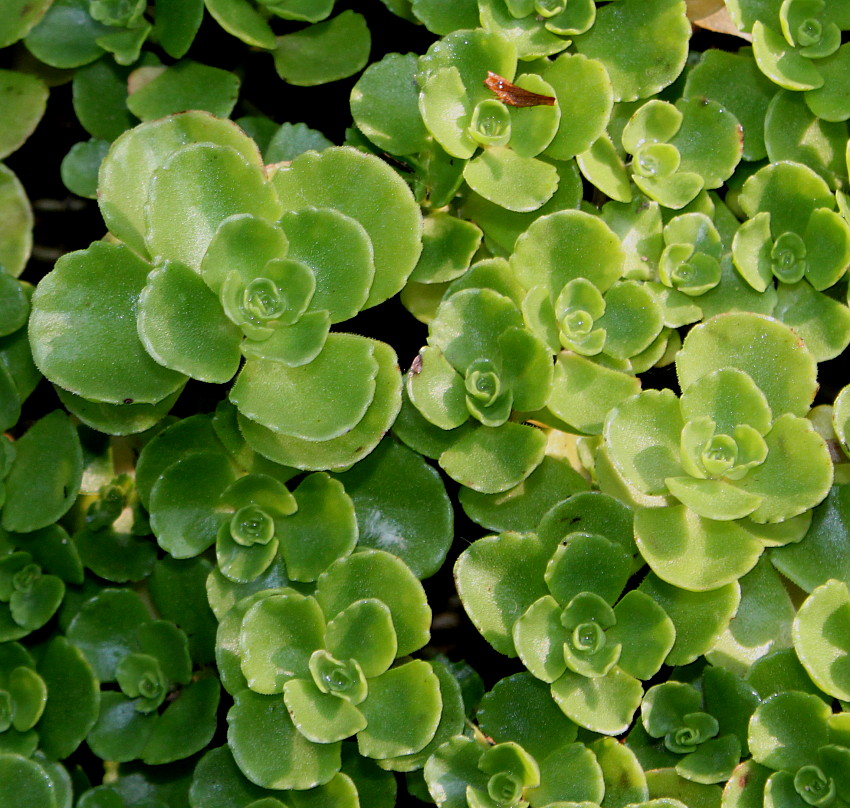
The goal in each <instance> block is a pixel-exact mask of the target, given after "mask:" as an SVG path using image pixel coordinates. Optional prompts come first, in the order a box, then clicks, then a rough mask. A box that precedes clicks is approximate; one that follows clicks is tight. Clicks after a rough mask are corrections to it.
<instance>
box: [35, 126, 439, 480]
mask: <svg viewBox="0 0 850 808" xmlns="http://www.w3.org/2000/svg"><path fill="white" fill-rule="evenodd" d="M340 176H346V177H347V178H348V179H349V180H351V182H352V185H351V186H350V187H355V188H357V189H358V193H357V194H354V195H352V194H350V193H347V189H348V188H349V186H345V188H346V191H344V190H343V187H342V186H341V185H340V181H339V177H340ZM189 188H192V191H191V193H189V192H188V190H187V189H189ZM366 198H368V200H369V204H368V205H366V204H361V202H363V200H365V199H366ZM100 203H101V210H102V212H103V215H104V218H105V219H106V221H107V224H108V225H109V226H110V228H111V229H112V230H113V232H114V234H115V235H116V236H117V237H118V238H119V239H122V240H123V241H124V242H125V244H126V246H121V247H116V246H114V245H106V244H95V245H92V247H91V248H89V249H88V250H84V251H81V252H78V253H74V254H73V256H69V257H68V259H67V262H66V264H65V265H64V266H63V265H62V264H61V263H60V264H58V265H57V268H56V269H55V270H54V272H53V273H52V274H51V277H50V278H49V279H48V281H47V282H46V283H44V284H42V285H41V287H40V288H41V289H42V295H41V296H40V297H39V298H38V299H37V300H36V309H35V314H34V316H33V317H32V318H31V332H30V335H31V339H32V341H33V344H34V346H35V347H34V355H35V359H36V363H37V364H38V365H39V366H42V367H43V368H44V370H45V371H46V372H47V375H48V377H49V378H50V379H51V381H53V382H55V383H56V384H57V385H58V386H59V387H60V388H62V390H63V391H64V395H63V400H64V399H67V401H66V403H67V404H68V406H69V407H71V409H72V410H74V411H75V412H77V413H79V414H80V416H81V417H82V418H83V419H84V420H87V419H86V416H89V418H91V419H92V420H87V423H91V424H92V425H94V426H96V427H97V428H100V429H104V430H105V431H110V432H120V433H126V432H133V431H141V430H142V429H146V428H148V427H149V426H151V425H152V424H153V423H155V422H156V420H158V419H159V418H161V417H162V416H163V415H164V414H165V413H166V412H167V410H168V408H170V406H171V405H172V404H173V402H174V399H175V398H176V396H177V395H178V394H179V391H180V389H181V388H182V386H183V384H184V383H185V381H186V378H187V377H192V378H196V379H200V380H202V381H208V382H214V383H222V382H226V381H228V380H229V379H231V378H232V377H233V375H234V373H236V372H237V370H238V369H239V365H240V362H241V359H242V356H243V355H244V356H245V357H247V362H246V363H245V366H244V368H243V370H242V372H241V373H240V375H239V377H238V379H237V381H236V383H235V385H234V387H233V390H232V393H231V399H232V400H233V401H234V402H236V403H237V406H238V407H239V409H240V411H241V412H242V414H243V416H244V417H245V421H246V425H245V432H246V436H247V438H248V440H249V442H252V443H254V444H255V445H258V446H259V447H261V448H260V451H263V452H265V453H266V454H267V455H268V456H269V457H271V459H273V460H275V461H277V462H284V463H286V464H287V465H296V466H300V467H303V468H310V469H312V470H318V469H325V468H342V467H345V466H348V465H351V463H353V462H355V461H356V460H359V459H361V458H362V457H364V456H365V455H366V454H368V453H369V452H370V451H371V450H372V449H373V448H374V447H375V446H376V445H377V443H378V441H379V440H380V438H381V437H382V435H383V433H384V432H385V431H386V430H387V429H388V428H389V426H390V424H391V423H392V420H393V419H394V417H395V415H396V414H397V412H398V407H399V404H400V401H399V392H400V390H399V388H400V378H399V375H398V370H397V368H396V364H395V356H394V354H393V352H392V350H391V349H390V348H389V347H388V346H386V345H384V344H383V343H377V342H375V341H372V340H368V339H366V338H362V337H358V336H354V335H345V334H334V335H329V333H328V332H329V329H330V326H331V325H332V324H335V323H339V322H342V321H344V320H347V319H350V318H351V317H353V316H354V315H356V314H357V313H358V312H359V311H360V310H361V309H362V308H364V307H366V306H372V305H376V304H377V303H380V302H382V301H384V300H386V299H387V298H388V297H390V296H391V295H393V294H395V293H396V292H397V291H398V290H399V289H401V287H402V286H403V285H404V283H405V281H406V279H407V277H408V276H409V275H410V273H411V272H412V271H413V269H414V267H415V265H416V260H417V258H418V254H419V251H420V250H421V240H420V236H421V230H422V219H421V214H420V213H419V210H418V207H417V206H416V203H415V202H414V200H413V197H412V195H411V193H410V191H409V190H408V188H407V186H406V185H405V183H404V182H403V181H402V180H401V179H400V178H399V177H398V176H397V175H396V174H395V173H394V172H393V171H392V170H391V169H390V168H389V167H388V166H386V165H385V164H384V163H383V162H382V161H381V160H379V159H378V158H376V157H374V156H372V155H367V154H362V153H359V152H357V151H355V150H354V149H350V148H339V149H337V148H329V149H326V150H325V151H324V152H323V153H322V154H321V155H320V154H318V153H315V152H309V153H306V154H303V155H301V156H300V157H299V158H298V159H296V160H294V161H293V162H292V164H291V165H289V166H279V167H277V170H276V171H275V172H274V177H273V178H272V179H271V180H269V179H268V177H267V175H266V171H265V170H264V167H263V164H262V158H261V156H260V153H259V151H258V149H257V146H256V144H255V143H254V142H253V141H252V140H251V139H250V138H248V137H247V136H246V135H245V134H244V133H243V132H241V130H239V129H238V128H237V127H236V126H235V125H234V124H232V123H231V122H229V121H224V120H220V119H216V118H214V117H212V116H210V115H207V114H205V113H201V112H189V113H183V114H180V115H172V116H169V117H166V118H162V119H160V120H156V121H151V122H148V123H145V124H142V125H140V126H138V127H136V128H135V129H133V130H130V131H128V132H126V133H124V134H123V135H122V136H121V137H119V138H118V139H117V140H116V142H115V143H114V144H113V146H112V148H111V149H110V152H109V154H108V155H107V157H106V159H105V160H104V164H103V166H102V169H101V194H100ZM378 208H380V209H381V210H386V211H387V213H386V215H378V213H377V210H378ZM72 276H73V281H72V280H71V277H72ZM95 299H96V300H97V303H95V302H94V301H95ZM115 310H126V311H131V310H132V311H135V312H136V313H137V317H136V318H135V320H136V322H135V327H134V324H133V322H132V320H133V319H134V318H115V317H113V316H112V312H114V311H115ZM189 310H191V311H192V317H187V316H186V312H187V311H189ZM60 313H61V316H62V317H64V318H70V320H71V321H73V322H74V323H75V327H76V328H78V329H79V330H80V333H82V332H83V331H84V332H85V333H86V335H87V338H89V344H90V345H92V346H94V348H93V350H92V352H91V354H90V355H89V357H88V359H89V363H88V364H87V366H86V368H85V369H83V368H82V366H81V365H80V363H79V361H78V358H77V357H75V355H74V353H73V345H72V344H71V342H70V341H69V340H66V341H63V340H61V339H60V340H59V341H58V342H57V340H56V339H54V337H53V334H52V332H51V326H50V323H51V322H54V321H55V315H56V314H60ZM48 340H49V341H50V346H51V347H50V349H49V350H48V348H47V341H48ZM60 343H61V344H60ZM118 347H120V348H121V349H122V350H121V351H118V350H117V348H118ZM129 379H135V380H136V382H135V383H134V384H128V380H129ZM128 405H133V406H134V408H135V409H134V411H133V412H130V410H128V409H126V407H127V406H128ZM93 409H94V410H95V411H94V412H92V410H93ZM286 413H290V414H289V415H287V414H286ZM308 413H310V416H308V415H307V414H308ZM313 415H315V421H312V416H313ZM115 421H117V422H118V425H117V426H116V424H115V423H114V422H115ZM308 421H311V423H310V425H309V426H308V427H306V428H305V427H303V426H302V424H304V423H306V422H308ZM296 422H297V423H296ZM266 433H269V434H268V435H267V434H266ZM317 450H321V451H322V453H323V454H322V456H321V457H318V456H317V454H316V452H317Z"/></svg>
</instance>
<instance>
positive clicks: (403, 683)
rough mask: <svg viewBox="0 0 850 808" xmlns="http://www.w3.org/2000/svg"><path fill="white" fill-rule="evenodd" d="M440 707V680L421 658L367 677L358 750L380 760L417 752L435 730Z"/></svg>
mask: <svg viewBox="0 0 850 808" xmlns="http://www.w3.org/2000/svg"><path fill="white" fill-rule="evenodd" d="M440 706H441V699H440V683H439V681H438V679H437V676H436V674H435V673H434V671H432V670H431V666H430V665H428V663H427V662H423V661H422V660H421V659H416V660H413V661H412V662H407V663H406V664H404V665H400V666H399V667H397V668H392V669H390V670H388V671H387V672H386V673H382V674H381V675H380V676H377V677H375V678H374V679H371V680H370V681H369V695H368V697H367V698H366V701H364V702H363V704H362V705H361V706H360V707H361V710H362V711H363V715H364V716H366V720H367V722H368V724H367V726H366V729H364V730H362V731H361V732H360V733H359V734H358V735H357V743H358V747H359V749H360V753H361V754H362V755H365V756H366V757H373V758H379V759H380V758H388V757H396V756H398V755H409V754H412V753H414V752H418V751H419V750H420V749H422V748H423V747H424V746H425V744H427V743H428V741H430V740H431V738H432V737H433V736H434V733H435V732H436V731H437V725H438V724H439V721H440Z"/></svg>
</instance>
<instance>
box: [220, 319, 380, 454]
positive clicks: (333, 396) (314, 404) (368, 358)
mask: <svg viewBox="0 0 850 808" xmlns="http://www.w3.org/2000/svg"><path fill="white" fill-rule="evenodd" d="M373 353H374V348H373V347H372V343H371V342H369V341H368V340H365V339H363V338H362V337H358V336H355V335H352V334H334V335H333V336H331V337H329V338H328V340H327V341H326V343H325V347H324V349H323V350H322V352H321V353H320V354H319V356H318V357H317V358H316V359H314V360H313V361H312V362H310V363H308V364H306V365H301V366H299V367H294V368H289V367H286V366H285V365H282V364H280V363H278V362H274V361H272V360H268V359H249V360H248V361H247V362H246V363H245V366H244V367H243V369H242V371H241V373H240V374H239V377H238V378H237V379H236V383H235V384H234V385H233V389H232V390H231V392H230V400H231V401H233V403H234V404H236V406H237V407H238V408H239V411H240V412H241V413H242V414H243V415H245V416H246V417H248V418H250V419H251V420H253V421H257V422H259V423H260V424H262V425H263V426H266V427H268V428H269V429H272V430H273V431H275V432H279V433H282V434H284V435H291V436H293V437H296V438H301V439H302V440H307V441H327V440H331V439H332V438H338V437H340V436H342V435H344V434H345V433H346V432H349V431H350V430H351V429H352V428H353V427H354V426H356V425H357V424H358V423H359V422H360V421H361V420H362V419H363V416H364V415H365V414H366V411H367V409H368V408H369V406H370V405H371V403H372V399H373V397H374V394H375V385H376V382H375V376H376V375H377V372H378V362H377V361H376V360H375V359H374V357H373ZM355 384H356V385H357V386H356V387H355V386H354V385H355ZM307 412H309V417H305V414H306V413H307Z"/></svg>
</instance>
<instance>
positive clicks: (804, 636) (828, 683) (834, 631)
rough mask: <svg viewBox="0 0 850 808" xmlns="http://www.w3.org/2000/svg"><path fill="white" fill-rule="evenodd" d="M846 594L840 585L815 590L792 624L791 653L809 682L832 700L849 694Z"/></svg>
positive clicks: (848, 595) (848, 608) (828, 584)
mask: <svg viewBox="0 0 850 808" xmlns="http://www.w3.org/2000/svg"><path fill="white" fill-rule="evenodd" d="M849 613H850V593H848V591H847V587H846V585H845V584H844V583H843V582H841V581H836V580H834V579H833V580H830V581H827V582H826V583H825V584H823V585H821V586H819V587H818V588H817V589H815V590H814V591H813V592H812V593H811V595H809V597H808V598H807V599H806V600H805V602H804V603H803V605H802V606H800V609H799V611H798V612H797V617H796V618H795V620H794V627H793V632H794V649H795V650H796V652H797V656H798V657H799V658H800V662H802V663H803V667H805V669H806V671H807V672H808V674H809V676H811V677H812V681H814V683H815V684H816V685H817V686H818V687H819V688H820V689H821V690H823V691H824V692H826V693H829V695H830V696H833V697H835V698H840V699H845V700H847V697H848V694H850V667H848V664H847V659H848V650H850V632H848V631H847V629H846V625H845V623H846V618H847V615H848V614H849Z"/></svg>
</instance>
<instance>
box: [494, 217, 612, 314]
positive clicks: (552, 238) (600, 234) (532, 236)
mask: <svg viewBox="0 0 850 808" xmlns="http://www.w3.org/2000/svg"><path fill="white" fill-rule="evenodd" d="M623 258H624V253H623V250H622V247H621V246H620V241H619V239H618V238H617V236H616V235H615V234H614V232H613V231H612V230H611V229H610V228H609V227H608V225H607V224H605V222H604V221H602V219H600V218H599V217H598V216H593V215H591V214H589V213H585V212H584V211H572V210H566V211H559V212H558V213H552V214H549V215H547V216H542V217H540V218H539V219H537V220H536V221H535V222H534V223H533V224H532V225H531V226H530V227H529V228H528V230H527V231H526V232H525V233H524V234H523V235H522V236H520V238H518V239H517V243H516V249H515V251H514V254H513V255H512V256H511V266H512V268H513V270H514V272H516V273H517V276H518V277H519V280H520V281H521V282H522V283H523V285H524V286H525V287H526V288H528V289H530V288H531V287H533V286H538V285H544V286H546V288H547V289H549V292H550V295H551V297H552V298H553V299H555V298H557V296H558V294H560V292H561V289H563V287H564V286H566V285H567V283H569V282H570V281H571V280H573V279H575V278H587V279H588V280H590V281H591V282H592V283H593V284H594V286H596V287H597V288H598V289H599V291H600V292H605V291H606V290H607V289H608V288H609V287H610V286H611V285H612V284H613V283H614V282H615V281H616V280H617V279H618V278H619V277H620V271H621V267H622V263H623Z"/></svg>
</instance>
